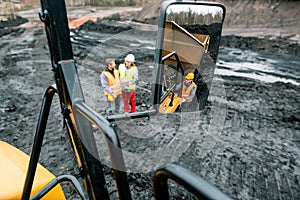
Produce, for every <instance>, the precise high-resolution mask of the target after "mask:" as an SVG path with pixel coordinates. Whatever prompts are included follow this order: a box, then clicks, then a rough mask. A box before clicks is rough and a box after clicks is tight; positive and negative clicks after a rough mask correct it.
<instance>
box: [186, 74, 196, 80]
mask: <svg viewBox="0 0 300 200" xmlns="http://www.w3.org/2000/svg"><path fill="white" fill-rule="evenodd" d="M185 78H186V79H190V80H193V79H194V73H192V72H190V73H188V74H187V75H186V76H185Z"/></svg>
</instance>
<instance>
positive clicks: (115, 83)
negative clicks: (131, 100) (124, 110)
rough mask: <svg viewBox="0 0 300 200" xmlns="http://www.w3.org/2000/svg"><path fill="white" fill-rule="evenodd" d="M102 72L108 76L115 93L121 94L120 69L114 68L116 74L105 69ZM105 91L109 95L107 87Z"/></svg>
mask: <svg viewBox="0 0 300 200" xmlns="http://www.w3.org/2000/svg"><path fill="white" fill-rule="evenodd" d="M102 74H104V75H105V76H106V79H107V85H108V87H109V88H110V89H111V90H112V91H113V92H114V93H115V95H119V94H121V93H122V90H121V85H120V77H119V71H118V70H117V69H115V70H114V75H115V76H113V75H112V74H111V73H110V72H108V71H103V72H102ZM102 74H101V75H102ZM103 91H104V95H106V96H107V95H108V93H107V91H106V90H105V89H104V90H103Z"/></svg>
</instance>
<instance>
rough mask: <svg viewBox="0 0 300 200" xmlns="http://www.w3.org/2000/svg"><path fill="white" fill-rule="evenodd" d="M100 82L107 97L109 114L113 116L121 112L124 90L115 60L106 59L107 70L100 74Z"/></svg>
mask: <svg viewBox="0 0 300 200" xmlns="http://www.w3.org/2000/svg"><path fill="white" fill-rule="evenodd" d="M100 82H101V85H102V87H103V91H104V95H105V96H106V97H107V104H108V108H107V114H108V115H113V114H115V113H118V112H119V109H120V103H121V93H122V88H121V84H120V76H119V71H118V70H117V69H116V63H115V60H114V59H110V58H109V59H106V69H105V71H103V72H102V73H101V74H100Z"/></svg>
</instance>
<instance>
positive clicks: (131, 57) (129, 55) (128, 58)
mask: <svg viewBox="0 0 300 200" xmlns="http://www.w3.org/2000/svg"><path fill="white" fill-rule="evenodd" d="M124 60H125V61H128V62H132V63H133V62H134V61H135V58H134V55H133V54H128V55H127V56H126V57H125V59H124Z"/></svg>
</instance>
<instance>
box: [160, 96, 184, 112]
mask: <svg viewBox="0 0 300 200" xmlns="http://www.w3.org/2000/svg"><path fill="white" fill-rule="evenodd" d="M171 99H172V94H169V96H168V97H167V98H166V99H165V100H164V101H163V102H162V103H161V104H160V106H159V112H161V113H173V112H175V110H176V109H177V108H178V106H179V105H180V102H181V98H180V97H178V96H177V94H175V95H174V98H173V103H172V106H170V102H171Z"/></svg>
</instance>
